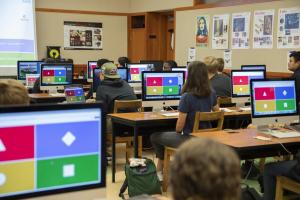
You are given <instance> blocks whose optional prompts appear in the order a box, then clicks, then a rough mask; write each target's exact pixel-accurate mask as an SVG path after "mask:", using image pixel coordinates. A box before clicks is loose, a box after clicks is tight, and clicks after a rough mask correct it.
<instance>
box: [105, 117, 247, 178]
mask: <svg viewBox="0 0 300 200" xmlns="http://www.w3.org/2000/svg"><path fill="white" fill-rule="evenodd" d="M108 116H110V117H111V119H112V128H113V131H112V132H113V133H112V137H113V138H112V139H113V141H112V181H113V182H115V148H116V146H115V137H116V131H115V129H116V128H115V126H116V124H122V125H125V126H129V127H132V129H133V136H134V156H135V157H137V156H138V132H139V129H140V128H142V127H149V128H155V127H158V128H159V127H161V126H162V124H170V125H173V126H174V130H175V124H176V121H177V118H178V117H177V116H176V117H174V116H173V117H167V116H163V115H162V114H161V113H158V112H137V113H114V114H109V115H108ZM241 116H247V117H250V116H251V113H250V112H249V111H245V112H239V111H236V112H227V113H224V117H225V118H231V117H241Z"/></svg>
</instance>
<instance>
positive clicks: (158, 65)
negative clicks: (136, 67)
mask: <svg viewBox="0 0 300 200" xmlns="http://www.w3.org/2000/svg"><path fill="white" fill-rule="evenodd" d="M140 63H141V64H153V71H163V66H164V61H162V60H140Z"/></svg>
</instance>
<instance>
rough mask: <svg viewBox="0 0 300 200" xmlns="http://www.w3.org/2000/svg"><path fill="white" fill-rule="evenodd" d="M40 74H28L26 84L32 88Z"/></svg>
mask: <svg viewBox="0 0 300 200" xmlns="http://www.w3.org/2000/svg"><path fill="white" fill-rule="evenodd" d="M39 77H40V74H26V86H27V87H29V88H32V87H33V86H34V84H35V81H36V80H37V79H38V78H39Z"/></svg>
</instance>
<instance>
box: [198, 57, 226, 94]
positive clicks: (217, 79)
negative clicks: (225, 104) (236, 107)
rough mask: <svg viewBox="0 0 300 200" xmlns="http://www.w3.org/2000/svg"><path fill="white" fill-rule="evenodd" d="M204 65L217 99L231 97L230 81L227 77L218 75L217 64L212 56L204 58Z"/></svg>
mask: <svg viewBox="0 0 300 200" xmlns="http://www.w3.org/2000/svg"><path fill="white" fill-rule="evenodd" d="M204 63H205V64H206V66H207V70H208V77H209V79H210V83H211V85H212V87H213V89H214V90H215V91H216V94H217V96H218V97H230V96H231V81H230V78H229V77H228V76H225V75H222V74H218V71H217V68H218V66H219V62H218V61H217V59H216V58H215V57H213V56H209V57H206V58H204Z"/></svg>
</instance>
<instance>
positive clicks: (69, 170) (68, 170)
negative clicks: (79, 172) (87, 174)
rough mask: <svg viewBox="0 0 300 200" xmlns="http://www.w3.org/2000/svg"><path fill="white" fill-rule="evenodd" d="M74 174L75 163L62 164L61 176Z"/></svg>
mask: <svg viewBox="0 0 300 200" xmlns="http://www.w3.org/2000/svg"><path fill="white" fill-rule="evenodd" d="M72 176H75V165H74V164H70V165H64V166H63V177H72Z"/></svg>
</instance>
